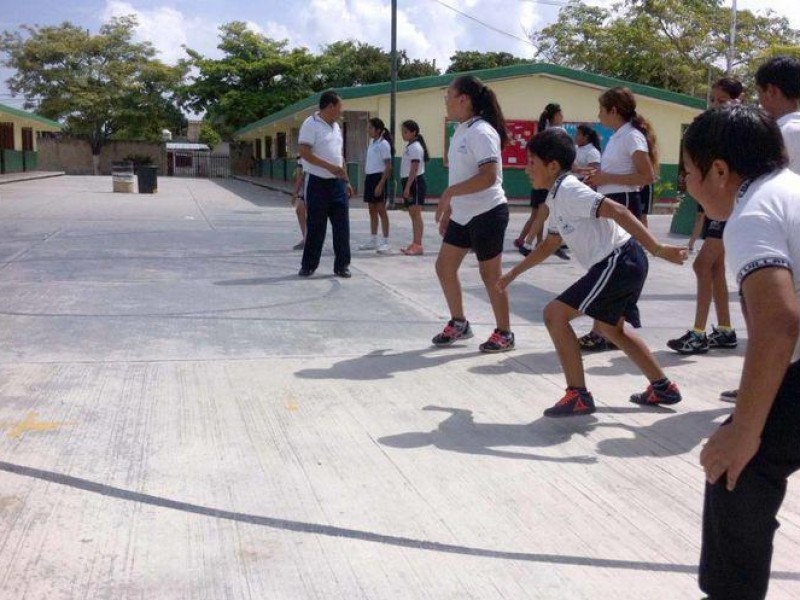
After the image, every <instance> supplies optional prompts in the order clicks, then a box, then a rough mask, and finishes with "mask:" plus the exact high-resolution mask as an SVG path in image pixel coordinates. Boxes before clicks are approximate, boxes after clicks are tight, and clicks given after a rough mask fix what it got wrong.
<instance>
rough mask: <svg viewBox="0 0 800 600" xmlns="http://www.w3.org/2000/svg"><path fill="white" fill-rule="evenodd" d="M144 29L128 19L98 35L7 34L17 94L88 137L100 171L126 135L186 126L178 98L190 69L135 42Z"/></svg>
mask: <svg viewBox="0 0 800 600" xmlns="http://www.w3.org/2000/svg"><path fill="white" fill-rule="evenodd" d="M136 25H137V22H136V19H135V17H133V16H124V17H116V18H113V19H111V20H110V21H109V22H107V23H105V24H103V25H102V27H101V28H100V31H99V33H98V34H97V35H92V34H91V33H90V32H89V31H87V30H86V29H83V28H82V27H78V26H76V25H73V24H72V23H63V24H61V25H59V26H48V27H39V26H28V25H23V26H22V28H21V31H14V32H9V31H4V32H3V33H2V34H0V52H2V53H3V54H4V56H5V59H4V61H3V64H4V65H5V66H7V67H11V68H13V69H15V70H16V73H15V74H14V75H13V76H12V77H11V78H10V79H9V80H8V85H9V88H10V90H11V91H12V92H13V93H15V94H23V95H24V97H25V99H26V104H25V106H26V108H31V107H32V106H34V103H35V101H36V100H38V107H37V109H36V110H37V112H38V113H39V114H41V115H42V116H45V117H47V118H50V119H54V120H61V121H63V122H64V124H65V126H66V129H67V131H68V132H70V133H73V134H76V135H81V136H85V137H86V138H87V139H88V141H89V144H90V145H91V148H92V154H93V156H94V159H95V172H96V171H97V164H98V162H99V154H100V149H101V147H102V145H103V143H104V142H105V141H106V140H108V139H109V138H110V137H112V136H114V135H118V134H121V133H122V132H126V131H127V132H129V133H131V134H135V135H137V136H142V137H150V136H151V134H153V132H158V131H160V130H161V129H162V128H164V127H169V126H171V125H174V124H175V123H176V121H178V120H179V119H180V116H179V113H178V112H177V110H176V109H175V107H174V105H173V102H172V101H171V95H172V92H173V90H174V88H175V87H176V86H177V84H178V83H179V82H180V81H181V80H182V78H183V76H184V73H185V69H186V66H185V65H184V64H183V63H181V64H179V65H177V66H174V67H169V66H166V65H164V64H163V63H161V62H160V61H158V60H156V59H155V58H154V57H155V54H156V51H155V49H154V48H153V46H152V45H151V44H150V43H147V42H144V43H137V42H134V41H133V31H134V29H135V27H136ZM23 33H24V35H23Z"/></svg>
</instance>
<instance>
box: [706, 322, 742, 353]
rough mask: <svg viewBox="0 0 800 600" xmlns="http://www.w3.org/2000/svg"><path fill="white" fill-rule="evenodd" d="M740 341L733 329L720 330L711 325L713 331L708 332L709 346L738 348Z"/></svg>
mask: <svg viewBox="0 0 800 600" xmlns="http://www.w3.org/2000/svg"><path fill="white" fill-rule="evenodd" d="M738 343H739V341H738V340H737V339H736V332H735V331H734V330H733V329H731V330H730V331H720V330H719V329H717V328H716V327H714V326H713V325H712V326H711V333H709V334H708V347H709V348H736V345H737V344H738Z"/></svg>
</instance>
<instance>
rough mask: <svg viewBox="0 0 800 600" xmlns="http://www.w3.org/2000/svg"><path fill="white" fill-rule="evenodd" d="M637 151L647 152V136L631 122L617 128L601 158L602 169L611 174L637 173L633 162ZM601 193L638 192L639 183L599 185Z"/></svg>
mask: <svg viewBox="0 0 800 600" xmlns="http://www.w3.org/2000/svg"><path fill="white" fill-rule="evenodd" d="M635 152H645V153H646V152H647V138H646V137H644V134H643V133H642V132H641V131H639V130H638V129H636V128H635V127H634V126H633V125H631V124H630V123H625V124H624V125H623V126H622V127H620V128H619V129H617V130H616V131H615V132H614V134H613V135H612V136H611V138H610V139H609V140H608V144H606V149H605V150H604V151H603V156H602V157H601V158H600V170H601V171H602V172H603V173H608V174H609V175H631V174H633V173H636V165H635V164H634V163H633V154H634V153H635ZM597 191H598V192H600V193H601V194H618V193H620V192H638V191H639V186H638V185H620V184H618V183H609V184H606V185H601V186H598V187H597Z"/></svg>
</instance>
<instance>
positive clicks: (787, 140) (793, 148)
mask: <svg viewBox="0 0 800 600" xmlns="http://www.w3.org/2000/svg"><path fill="white" fill-rule="evenodd" d="M778 127H780V128H781V133H782V134H783V143H784V145H785V146H786V153H787V154H788V155H789V168H790V169H791V170H792V171H794V172H795V173H800V112H793V113H789V114H788V115H783V116H782V117H781V118H780V119H778Z"/></svg>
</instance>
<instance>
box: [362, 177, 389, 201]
mask: <svg viewBox="0 0 800 600" xmlns="http://www.w3.org/2000/svg"><path fill="white" fill-rule="evenodd" d="M381 177H383V173H370V174H369V175H367V176H366V177H365V178H364V202H370V203H372V202H385V201H386V186H384V188H383V194H381V195H380V196H376V195H375V186H376V185H378V182H379V181H380V180H381Z"/></svg>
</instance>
